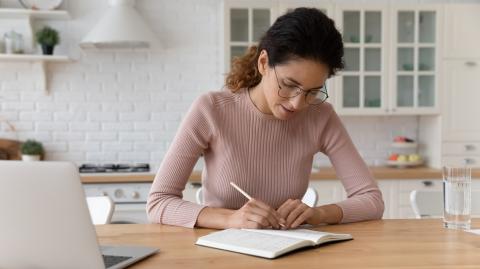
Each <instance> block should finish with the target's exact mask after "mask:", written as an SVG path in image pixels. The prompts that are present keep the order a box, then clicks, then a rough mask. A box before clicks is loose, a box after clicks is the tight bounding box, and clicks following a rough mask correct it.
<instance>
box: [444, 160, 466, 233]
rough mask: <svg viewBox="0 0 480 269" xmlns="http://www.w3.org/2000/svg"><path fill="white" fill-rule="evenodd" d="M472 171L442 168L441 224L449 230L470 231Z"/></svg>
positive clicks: (460, 168)
mask: <svg viewBox="0 0 480 269" xmlns="http://www.w3.org/2000/svg"><path fill="white" fill-rule="evenodd" d="M471 185H472V171H471V169H470V168H468V167H447V166H445V167H443V223H444V226H445V227H446V228H450V229H462V230H468V229H470V211H471V201H472V198H471V196H472V187H471Z"/></svg>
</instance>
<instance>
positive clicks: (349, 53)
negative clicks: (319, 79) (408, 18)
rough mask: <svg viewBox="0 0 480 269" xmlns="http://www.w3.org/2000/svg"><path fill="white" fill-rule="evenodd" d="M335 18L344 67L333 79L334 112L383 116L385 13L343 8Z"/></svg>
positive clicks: (381, 9)
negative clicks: (336, 96)
mask: <svg viewBox="0 0 480 269" xmlns="http://www.w3.org/2000/svg"><path fill="white" fill-rule="evenodd" d="M337 15H338V16H337V18H338V19H337V24H338V26H339V28H340V30H341V32H342V36H343V41H344V45H345V53H344V63H345V68H344V70H343V71H342V72H340V76H339V77H338V79H337V80H338V85H339V87H337V91H338V98H337V101H336V102H337V109H338V110H339V112H340V113H341V114H358V113H361V114H363V113H366V114H369V113H373V114H381V113H384V112H385V111H384V109H385V107H386V100H387V99H386V97H385V95H386V89H385V78H386V66H385V57H386V34H385V31H386V29H385V28H386V26H385V25H386V24H385V21H386V18H385V17H386V16H385V10H384V9H383V8H376V7H372V8H363V7H358V8H352V7H346V8H340V10H339V11H338V14H337Z"/></svg>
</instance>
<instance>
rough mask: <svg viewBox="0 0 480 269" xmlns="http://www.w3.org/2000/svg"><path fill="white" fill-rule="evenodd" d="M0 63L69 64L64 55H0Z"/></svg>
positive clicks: (68, 59)
mask: <svg viewBox="0 0 480 269" xmlns="http://www.w3.org/2000/svg"><path fill="white" fill-rule="evenodd" d="M0 61H5V62H69V61H71V59H70V58H68V56H65V55H40V54H0Z"/></svg>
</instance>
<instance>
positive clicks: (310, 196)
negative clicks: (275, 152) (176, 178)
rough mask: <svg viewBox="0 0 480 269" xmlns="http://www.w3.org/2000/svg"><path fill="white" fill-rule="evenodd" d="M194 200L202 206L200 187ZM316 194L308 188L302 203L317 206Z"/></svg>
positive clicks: (312, 189)
mask: <svg viewBox="0 0 480 269" xmlns="http://www.w3.org/2000/svg"><path fill="white" fill-rule="evenodd" d="M195 199H196V200H197V204H200V205H202V204H203V192H202V187H200V188H199V189H198V190H197V192H196V194H195ZM317 200H318V194H317V191H316V190H315V189H314V188H311V187H308V188H307V191H306V192H305V195H303V198H302V202H303V203H304V204H306V205H308V206H310V207H314V206H316V205H317Z"/></svg>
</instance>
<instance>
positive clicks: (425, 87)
mask: <svg viewBox="0 0 480 269" xmlns="http://www.w3.org/2000/svg"><path fill="white" fill-rule="evenodd" d="M393 13H394V16H393V19H394V20H395V22H394V24H393V25H395V26H396V27H394V28H395V29H394V36H393V38H392V40H393V43H392V44H393V47H392V52H393V55H395V57H394V61H395V64H394V66H395V69H394V72H393V74H392V88H393V89H395V90H394V94H393V95H392V100H391V102H392V104H393V105H392V107H393V108H394V109H395V111H396V112H400V113H415V114H418V113H422V112H425V113H435V112H436V111H437V109H438V105H437V104H438V100H437V99H438V98H437V97H438V92H439V91H438V87H439V86H438V82H437V81H438V75H437V74H438V65H437V62H438V57H437V55H438V46H437V44H438V41H439V40H441V39H440V38H439V36H438V35H439V31H438V21H439V16H440V15H441V14H440V13H439V10H437V9H436V8H428V9H427V8H426V9H422V8H420V9H416V8H412V9H408V8H405V9H396V10H394V11H393ZM412 108H413V109H412Z"/></svg>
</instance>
